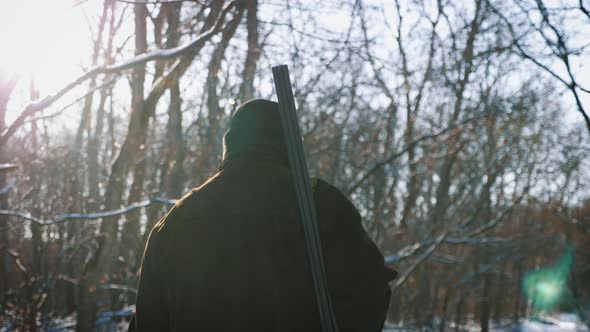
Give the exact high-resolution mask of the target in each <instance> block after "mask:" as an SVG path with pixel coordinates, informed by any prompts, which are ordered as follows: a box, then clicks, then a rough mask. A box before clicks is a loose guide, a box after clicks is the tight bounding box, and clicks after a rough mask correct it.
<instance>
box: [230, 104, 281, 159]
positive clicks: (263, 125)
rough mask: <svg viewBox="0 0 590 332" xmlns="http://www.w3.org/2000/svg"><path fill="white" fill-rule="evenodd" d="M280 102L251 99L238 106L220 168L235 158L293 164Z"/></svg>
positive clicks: (231, 121) (232, 119)
mask: <svg viewBox="0 0 590 332" xmlns="http://www.w3.org/2000/svg"><path fill="white" fill-rule="evenodd" d="M283 135H284V134H283V129H282V126H281V118H280V115H279V104H278V103H276V102H274V101H270V100H265V99H252V100H249V101H247V102H245V103H243V104H242V105H240V107H239V108H238V110H237V111H236V112H235V113H234V115H233V116H232V118H231V120H230V126H229V131H228V132H227V133H226V134H225V135H224V136H223V157H222V161H221V165H220V167H219V168H220V169H223V168H224V167H225V166H226V165H227V164H229V163H233V162H234V161H238V160H240V161H246V162H266V163H268V162H271V163H277V164H281V165H283V166H288V165H289V159H288V155H287V148H286V145H285V138H284V136H283Z"/></svg>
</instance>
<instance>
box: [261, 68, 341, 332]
mask: <svg viewBox="0 0 590 332" xmlns="http://www.w3.org/2000/svg"><path fill="white" fill-rule="evenodd" d="M272 74H273V77H274V83H275V90H276V92H277V97H278V100H279V113H280V117H281V125H282V126H283V132H284V135H285V142H286V146H287V154H288V155H289V165H290V167H291V174H292V175H293V184H294V187H295V192H296V197H297V205H298V207H299V213H300V217H301V222H302V224H303V233H304V237H305V248H306V254H307V261H308V263H309V266H310V270H311V276H312V279H313V286H314V291H315V295H316V302H317V305H318V310H319V316H320V322H321V327H322V331H324V332H336V331H338V326H337V324H336V317H335V315H334V310H333V308H332V301H331V298H330V294H329V292H328V284H327V281H326V271H325V267H324V257H323V254H322V246H321V241H320V232H319V227H318V220H317V219H318V218H317V212H316V209H315V204H314V201H313V194H312V190H311V185H310V180H309V172H308V169H307V164H306V162H305V155H304V153H303V142H302V141H301V131H300V129H299V123H298V121H297V112H296V110H295V99H294V98H293V90H292V87H291V80H290V79H289V68H288V67H287V65H281V66H276V67H272Z"/></svg>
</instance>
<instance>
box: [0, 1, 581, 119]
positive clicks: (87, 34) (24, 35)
mask: <svg viewBox="0 0 590 332" xmlns="http://www.w3.org/2000/svg"><path fill="white" fill-rule="evenodd" d="M377 2H379V1H377ZM79 3H81V4H79ZM385 6H389V5H385ZM101 7H102V1H101V0H51V1H49V0H17V1H0V43H1V44H0V45H2V49H1V51H0V72H2V73H3V74H4V75H17V76H18V77H19V82H20V84H21V85H20V88H19V89H17V90H16V91H15V94H14V95H13V96H12V100H11V104H9V112H8V115H7V120H8V121H10V120H11V119H13V118H14V117H15V116H16V115H17V113H18V111H20V110H21V109H22V107H21V106H22V105H25V104H26V102H27V101H28V100H29V96H28V88H27V86H28V84H29V81H30V79H31V77H34V81H35V84H36V86H37V89H38V90H39V92H40V95H41V96H45V95H47V94H50V93H53V92H55V91H57V90H58V89H59V88H61V87H63V86H64V85H66V84H67V83H69V82H70V81H72V80H73V79H75V78H76V77H77V76H79V75H80V74H81V73H83V72H84V70H85V69H87V68H88V67H89V65H90V64H89V63H88V61H89V54H90V52H91V46H92V40H91V36H92V32H91V31H90V30H89V29H90V28H89V26H93V27H96V16H97V14H98V13H99V11H100V10H101ZM325 21H326V22H328V23H329V22H332V21H339V20H338V19H337V18H335V17H334V13H331V14H330V13H326V20H325ZM89 22H91V24H89ZM589 26H590V25H589ZM589 35H590V32H589ZM584 64H586V65H585V66H584ZM574 66H575V67H577V70H576V71H577V72H578V75H577V79H578V80H579V81H580V83H582V84H583V85H585V86H586V87H590V55H589V56H585V57H583V58H580V59H579V61H577V63H575V64H574ZM581 95H582V98H583V101H584V104H585V105H588V108H589V109H590V95H588V94H584V93H582V94H581ZM68 97H69V100H73V98H75V96H71V95H70V96H66V100H67V99H68ZM569 97H570V96H569V95H568V94H566V100H568V98H569ZM572 101H573V100H572V98H569V100H568V102H569V103H571V105H572V107H571V109H570V110H569V111H568V112H566V115H565V116H566V119H567V120H568V122H577V121H582V119H581V116H580V115H579V114H578V113H577V111H576V110H575V109H574V107H573V106H574V105H573V103H572Z"/></svg>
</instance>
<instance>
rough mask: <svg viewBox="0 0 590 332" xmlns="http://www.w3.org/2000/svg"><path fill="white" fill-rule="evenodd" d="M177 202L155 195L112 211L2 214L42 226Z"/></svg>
mask: <svg viewBox="0 0 590 332" xmlns="http://www.w3.org/2000/svg"><path fill="white" fill-rule="evenodd" d="M175 203H176V200H175V199H169V198H164V197H154V198H152V199H148V200H145V201H141V202H137V203H133V204H131V205H128V206H125V207H122V208H120V209H117V210H111V211H103V212H94V213H66V214H60V215H57V216H55V217H53V218H51V219H41V218H38V217H34V216H32V215H31V214H30V213H25V212H20V211H14V210H0V215H4V216H11V217H17V218H21V219H25V220H29V221H32V222H34V223H36V224H38V225H41V226H47V225H53V224H57V223H60V222H64V221H67V220H80V219H90V220H92V219H101V218H108V217H114V216H119V215H122V214H127V213H129V212H132V211H135V210H137V209H141V208H144V207H147V206H150V205H152V204H166V205H174V204H175Z"/></svg>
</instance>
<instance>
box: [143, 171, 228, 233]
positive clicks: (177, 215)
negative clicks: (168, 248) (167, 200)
mask: <svg viewBox="0 0 590 332" xmlns="http://www.w3.org/2000/svg"><path fill="white" fill-rule="evenodd" d="M218 178H219V173H217V174H215V175H213V176H212V177H210V178H209V179H208V180H207V181H205V182H204V183H203V184H202V185H200V186H199V187H196V188H193V189H191V190H190V191H189V192H188V193H186V194H185V195H184V196H182V197H181V198H180V199H179V200H178V201H176V203H175V204H174V206H172V208H171V209H170V210H169V211H168V213H166V215H165V216H164V217H163V218H162V219H160V221H158V223H157V224H156V225H155V226H154V231H155V232H157V233H161V232H164V231H165V230H167V229H169V228H170V227H171V226H172V225H174V224H178V223H181V222H182V220H183V219H185V217H186V216H189V215H192V214H193V211H194V210H195V209H196V204H197V203H198V201H199V197H200V196H202V195H203V194H205V193H206V191H207V190H208V188H210V187H211V186H213V185H214V183H215V182H216V181H217V179H218Z"/></svg>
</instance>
